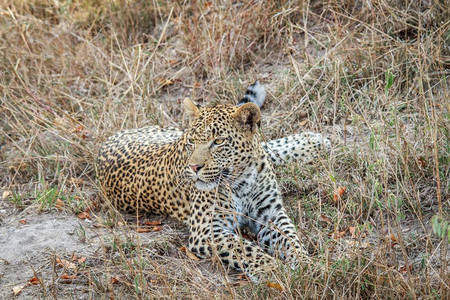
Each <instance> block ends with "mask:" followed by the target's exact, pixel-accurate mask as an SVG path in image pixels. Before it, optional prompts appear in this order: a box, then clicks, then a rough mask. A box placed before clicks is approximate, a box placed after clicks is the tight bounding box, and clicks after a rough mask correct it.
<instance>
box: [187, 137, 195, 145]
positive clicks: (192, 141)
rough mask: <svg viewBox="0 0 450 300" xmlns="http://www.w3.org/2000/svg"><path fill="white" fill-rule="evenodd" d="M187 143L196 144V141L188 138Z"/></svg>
mask: <svg viewBox="0 0 450 300" xmlns="http://www.w3.org/2000/svg"><path fill="white" fill-rule="evenodd" d="M187 143H188V144H190V145H195V141H194V139H192V138H188V139H187Z"/></svg>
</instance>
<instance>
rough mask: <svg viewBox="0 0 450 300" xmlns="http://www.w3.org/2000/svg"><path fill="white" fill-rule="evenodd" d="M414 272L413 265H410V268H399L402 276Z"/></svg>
mask: <svg viewBox="0 0 450 300" xmlns="http://www.w3.org/2000/svg"><path fill="white" fill-rule="evenodd" d="M412 270H413V265H409V266H401V267H400V268H399V272H400V274H402V275H406V274H407V273H408V272H411V271H412Z"/></svg>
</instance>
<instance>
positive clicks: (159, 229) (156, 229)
mask: <svg viewBox="0 0 450 300" xmlns="http://www.w3.org/2000/svg"><path fill="white" fill-rule="evenodd" d="M162 229H163V227H162V226H153V228H152V231H161V230H162Z"/></svg>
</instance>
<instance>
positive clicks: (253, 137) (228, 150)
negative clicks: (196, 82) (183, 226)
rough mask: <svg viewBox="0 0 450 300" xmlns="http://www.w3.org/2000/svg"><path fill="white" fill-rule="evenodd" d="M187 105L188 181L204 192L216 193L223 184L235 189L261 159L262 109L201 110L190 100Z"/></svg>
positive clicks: (254, 107) (250, 107)
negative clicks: (257, 152) (252, 164)
mask: <svg viewBox="0 0 450 300" xmlns="http://www.w3.org/2000/svg"><path fill="white" fill-rule="evenodd" d="M183 105H184V109H185V112H186V114H187V116H188V118H189V128H188V130H187V131H186V133H185V135H184V139H185V145H186V150H187V151H188V154H189V161H188V166H187V167H186V172H187V175H188V177H189V178H190V179H191V180H192V181H193V182H194V183H195V185H196V187H197V188H198V189H200V190H212V189H214V188H216V187H217V186H219V185H220V184H229V185H231V186H233V184H234V183H236V182H237V180H238V179H239V178H240V177H241V176H243V174H244V173H245V170H246V169H247V168H248V167H249V166H250V165H251V163H252V161H254V160H255V159H256V158H257V155H256V154H255V153H256V152H255V150H256V147H260V146H259V145H260V144H259V142H257V131H258V126H259V124H260V120H261V112H260V110H259V107H258V106H257V105H255V104H253V103H247V104H244V105H242V106H240V107H233V106H223V105H218V106H215V107H200V108H199V107H197V106H196V105H195V104H194V103H193V102H192V101H191V100H189V99H188V98H186V99H185V100H184V102H183Z"/></svg>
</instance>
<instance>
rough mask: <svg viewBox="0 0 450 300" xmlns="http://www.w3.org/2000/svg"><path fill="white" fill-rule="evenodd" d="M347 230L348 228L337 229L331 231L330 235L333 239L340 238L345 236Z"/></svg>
mask: <svg viewBox="0 0 450 300" xmlns="http://www.w3.org/2000/svg"><path fill="white" fill-rule="evenodd" d="M346 231H347V230H344V231H335V232H332V233H329V234H328V236H329V237H331V238H332V239H335V240H338V239H340V238H341V237H343V236H344V235H345V232H346Z"/></svg>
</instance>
